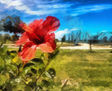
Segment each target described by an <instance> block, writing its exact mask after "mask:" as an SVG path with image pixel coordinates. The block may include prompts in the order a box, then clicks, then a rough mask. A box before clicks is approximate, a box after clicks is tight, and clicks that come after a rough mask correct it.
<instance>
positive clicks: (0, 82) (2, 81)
mask: <svg viewBox="0 0 112 91" xmlns="http://www.w3.org/2000/svg"><path fill="white" fill-rule="evenodd" d="M6 81H7V77H6V76H5V75H0V86H2V85H3V84H5V82H6Z"/></svg>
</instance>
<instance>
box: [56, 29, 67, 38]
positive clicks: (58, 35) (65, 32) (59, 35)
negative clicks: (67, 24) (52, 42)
mask: <svg viewBox="0 0 112 91" xmlns="http://www.w3.org/2000/svg"><path fill="white" fill-rule="evenodd" d="M67 33H69V31H68V29H64V30H61V31H58V32H56V33H55V36H56V39H61V38H62V37H63V36H64V35H65V34H67Z"/></svg>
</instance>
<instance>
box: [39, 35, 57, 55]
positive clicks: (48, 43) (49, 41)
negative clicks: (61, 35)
mask: <svg viewBox="0 0 112 91" xmlns="http://www.w3.org/2000/svg"><path fill="white" fill-rule="evenodd" d="M39 47H40V49H41V50H42V51H43V52H49V53H52V52H53V51H54V50H55V49H56V43H55V34H54V33H50V34H47V35H46V36H45V43H43V44H40V45H39Z"/></svg>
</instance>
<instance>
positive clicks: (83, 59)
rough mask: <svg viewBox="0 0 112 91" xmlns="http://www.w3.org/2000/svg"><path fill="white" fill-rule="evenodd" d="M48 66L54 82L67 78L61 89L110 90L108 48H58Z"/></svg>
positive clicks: (111, 77) (111, 62)
mask: <svg viewBox="0 0 112 91" xmlns="http://www.w3.org/2000/svg"><path fill="white" fill-rule="evenodd" d="M50 67H53V68H55V70H56V72H57V76H56V79H55V80H56V82H60V83H59V84H61V81H63V80H65V79H68V83H67V85H66V86H65V87H64V88H63V91H112V53H110V50H97V51H94V52H93V53H90V52H88V51H87V50H60V53H59V55H58V56H57V57H56V58H55V59H54V60H53V61H52V63H51V64H50Z"/></svg>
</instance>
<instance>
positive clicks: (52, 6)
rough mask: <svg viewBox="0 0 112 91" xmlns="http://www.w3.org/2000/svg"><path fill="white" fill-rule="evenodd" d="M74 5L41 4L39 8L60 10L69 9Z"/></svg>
mask: <svg viewBox="0 0 112 91" xmlns="http://www.w3.org/2000/svg"><path fill="white" fill-rule="evenodd" d="M72 5H73V4H70V3H68V4H61V3H60V4H51V5H49V4H40V5H37V7H38V8H41V9H46V8H51V9H52V8H54V9H60V8H69V7H71V6H72Z"/></svg>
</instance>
